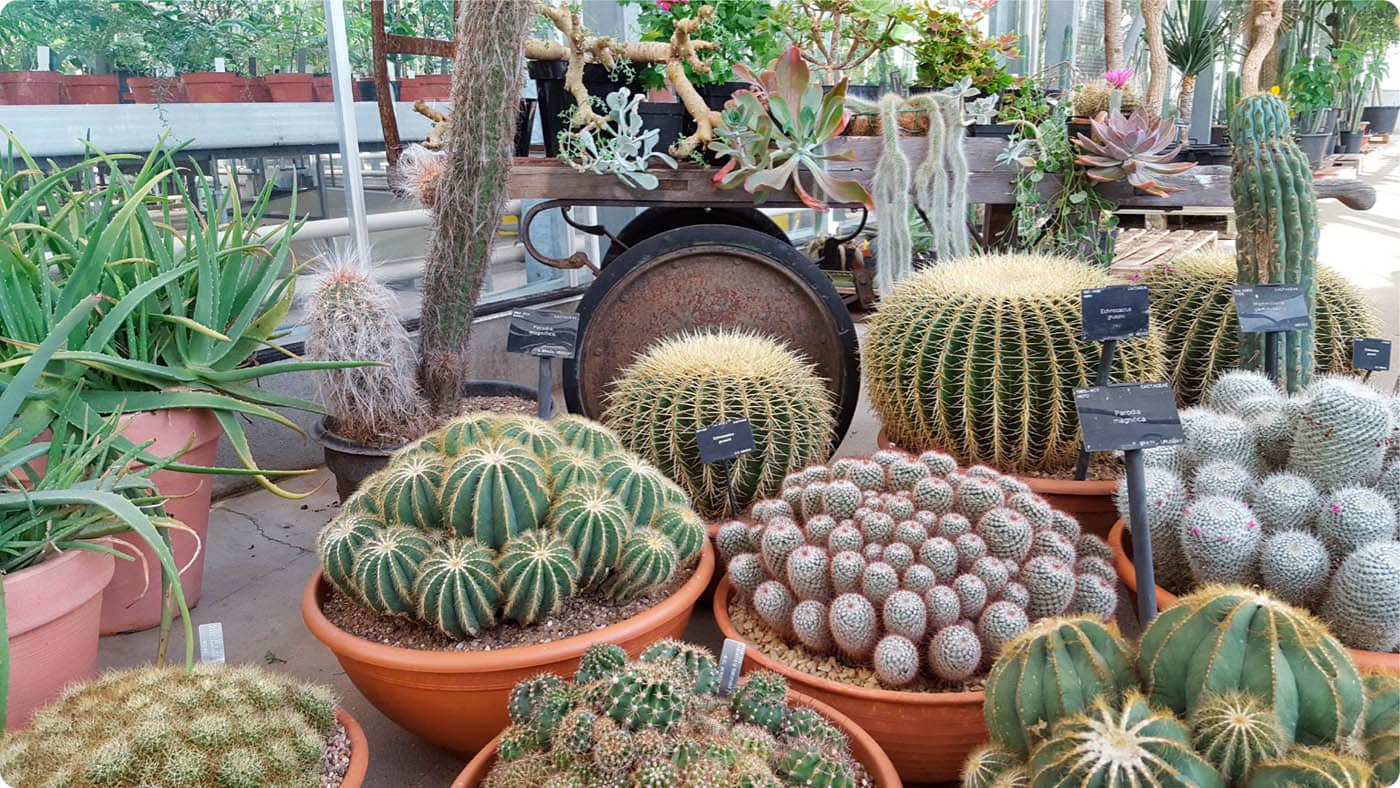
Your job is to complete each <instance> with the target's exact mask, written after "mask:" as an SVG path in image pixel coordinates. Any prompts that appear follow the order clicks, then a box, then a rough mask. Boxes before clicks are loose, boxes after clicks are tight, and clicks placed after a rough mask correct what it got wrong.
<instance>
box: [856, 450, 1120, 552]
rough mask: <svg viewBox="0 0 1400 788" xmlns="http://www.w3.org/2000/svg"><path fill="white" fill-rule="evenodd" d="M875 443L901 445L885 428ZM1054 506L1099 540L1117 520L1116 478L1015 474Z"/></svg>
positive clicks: (1105, 535)
mask: <svg viewBox="0 0 1400 788" xmlns="http://www.w3.org/2000/svg"><path fill="white" fill-rule="evenodd" d="M875 442H876V444H877V445H879V447H880V448H882V449H898V448H901V447H899V446H896V445H895V444H894V443H892V442H890V439H889V438H887V437H885V430H884V428H881V429H880V433H879V434H878V435H876V436H875ZM1016 478H1018V479H1020V480H1021V481H1023V482H1025V483H1026V484H1027V485H1029V486H1030V488H1031V489H1032V490H1034V491H1035V494H1036V495H1039V496H1040V497H1042V498H1044V499H1045V500H1046V501H1047V502H1049V504H1050V505H1051V506H1053V507H1055V508H1056V509H1059V510H1060V511H1062V512H1064V513H1065V514H1068V515H1070V516H1071V517H1073V518H1074V519H1076V520H1078V521H1079V526H1080V528H1081V529H1083V530H1084V532H1085V533H1091V534H1093V535H1095V536H1097V537H1099V538H1100V539H1102V538H1105V537H1107V536H1108V531H1109V529H1110V528H1112V527H1113V523H1114V521H1115V520H1117V519H1118V507H1117V506H1115V505H1114V504H1113V493H1114V491H1115V490H1117V489H1118V481H1117V480H1116V479H1110V480H1100V479H1088V480H1085V481H1082V482H1080V481H1075V480H1074V479H1047V478H1041V477H1038V476H1017V477H1016Z"/></svg>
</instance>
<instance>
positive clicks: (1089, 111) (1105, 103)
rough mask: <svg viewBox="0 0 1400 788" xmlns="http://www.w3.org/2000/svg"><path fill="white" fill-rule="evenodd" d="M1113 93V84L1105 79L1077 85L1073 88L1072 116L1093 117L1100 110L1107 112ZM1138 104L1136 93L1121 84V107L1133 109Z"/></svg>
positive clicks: (1129, 87)
mask: <svg viewBox="0 0 1400 788" xmlns="http://www.w3.org/2000/svg"><path fill="white" fill-rule="evenodd" d="M1112 94H1113V86H1112V85H1110V84H1109V83H1108V82H1107V81H1105V80H1102V79H1100V80H1097V81H1094V82H1087V83H1085V84H1083V85H1080V86H1078V87H1077V88H1075V90H1074V95H1073V96H1072V101H1073V102H1074V116H1075V117H1077V118H1091V119H1092V118H1093V117H1094V116H1096V115H1098V114H1099V113H1100V112H1108V110H1109V104H1110V103H1111V102H1110V98H1111V96H1112ZM1137 105H1138V97H1137V93H1135V92H1134V91H1133V89H1132V87H1131V86H1129V85H1124V86H1123V97H1122V109H1126V110H1131V109H1135V108H1136V107H1137Z"/></svg>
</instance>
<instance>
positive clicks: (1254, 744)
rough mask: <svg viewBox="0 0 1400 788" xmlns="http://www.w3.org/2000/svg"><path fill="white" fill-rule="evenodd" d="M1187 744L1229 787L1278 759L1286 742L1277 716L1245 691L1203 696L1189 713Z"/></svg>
mask: <svg viewBox="0 0 1400 788" xmlns="http://www.w3.org/2000/svg"><path fill="white" fill-rule="evenodd" d="M1190 722H1191V743H1192V744H1193V745H1194V746H1195V747H1196V751H1197V752H1198V753H1200V754H1201V757H1203V758H1205V759H1206V761H1207V762H1208V763H1210V765H1211V766H1214V767H1215V768H1216V770H1218V771H1219V772H1220V773H1221V774H1223V775H1224V776H1225V779H1226V780H1228V781H1230V782H1231V783H1232V784H1233V783H1234V782H1236V781H1238V780H1242V779H1244V776H1245V775H1246V774H1248V773H1249V771H1250V770H1251V769H1253V768H1254V766H1255V765H1256V764H1258V763H1260V762H1262V761H1268V760H1270V759H1273V758H1277V757H1279V756H1280V755H1281V754H1282V753H1283V750H1284V747H1285V746H1286V744H1287V742H1286V739H1285V738H1284V735H1283V727H1282V726H1281V725H1279V721H1278V713H1277V712H1275V711H1274V710H1273V709H1272V708H1270V707H1269V706H1268V705H1266V704H1265V703H1264V702H1263V701H1262V700H1260V699H1259V698H1257V697H1255V696H1254V695H1250V694H1249V693H1247V692H1239V691H1237V690H1236V691H1232V692H1223V693H1220V694H1218V695H1207V696H1206V697H1205V698H1203V699H1202V701H1201V703H1200V704H1199V705H1198V706H1197V707H1196V709H1195V711H1193V712H1192V713H1191V720H1190Z"/></svg>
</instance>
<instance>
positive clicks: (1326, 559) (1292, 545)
mask: <svg viewBox="0 0 1400 788" xmlns="http://www.w3.org/2000/svg"><path fill="white" fill-rule="evenodd" d="M1331 574H1332V566H1331V558H1330V556H1329V554H1328V552H1327V548H1326V547H1324V546H1323V544H1322V542H1319V541H1318V540H1317V538H1316V537H1314V536H1313V535H1312V534H1310V533H1308V532H1307V531H1279V532H1277V533H1274V534H1270V535H1269V536H1267V537H1265V539H1264V542H1263V543H1262V544H1261V545H1260V546H1259V579H1260V580H1262V581H1263V583H1264V587H1265V588H1267V589H1269V591H1270V592H1272V593H1273V594H1274V595H1276V596H1277V597H1278V598H1279V599H1282V600H1283V601H1285V602H1287V603H1288V604H1290V605H1297V606H1299V607H1311V606H1312V605H1314V604H1316V603H1317V602H1318V601H1320V600H1321V598H1322V594H1323V592H1324V591H1325V590H1326V589H1327V580H1328V579H1329V578H1330V577H1331Z"/></svg>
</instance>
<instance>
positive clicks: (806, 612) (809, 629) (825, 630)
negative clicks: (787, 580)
mask: <svg viewBox="0 0 1400 788" xmlns="http://www.w3.org/2000/svg"><path fill="white" fill-rule="evenodd" d="M790 626H791V629H792V634H793V637H796V638H797V640H798V642H800V643H801V644H802V645H803V646H805V647H806V648H807V650H809V651H812V652H814V653H817V654H826V653H828V652H830V651H831V648H832V646H833V645H834V642H833V641H832V638H831V625H830V624H828V623H827V610H826V605H824V604H822V603H821V602H818V601H816V600H813V599H808V600H804V601H802V602H798V603H797V606H796V607H794V608H793V609H792V619H791V624H790Z"/></svg>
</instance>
